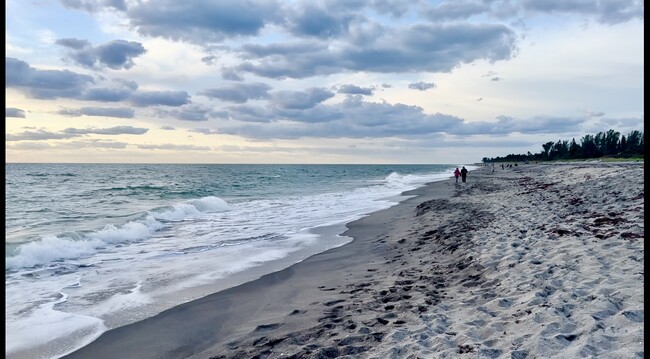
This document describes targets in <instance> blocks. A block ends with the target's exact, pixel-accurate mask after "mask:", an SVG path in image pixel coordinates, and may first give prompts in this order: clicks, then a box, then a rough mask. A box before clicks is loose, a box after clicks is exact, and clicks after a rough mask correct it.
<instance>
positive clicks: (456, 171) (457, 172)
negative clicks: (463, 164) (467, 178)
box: [454, 167, 460, 183]
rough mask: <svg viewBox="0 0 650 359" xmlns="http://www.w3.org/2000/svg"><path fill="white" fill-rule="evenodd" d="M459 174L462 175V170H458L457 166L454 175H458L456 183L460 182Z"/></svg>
mask: <svg viewBox="0 0 650 359" xmlns="http://www.w3.org/2000/svg"><path fill="white" fill-rule="evenodd" d="M458 176H460V171H459V170H458V167H456V170H455V171H454V177H456V183H458Z"/></svg>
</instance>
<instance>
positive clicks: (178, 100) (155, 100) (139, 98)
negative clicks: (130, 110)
mask: <svg viewBox="0 0 650 359" xmlns="http://www.w3.org/2000/svg"><path fill="white" fill-rule="evenodd" d="M129 101H130V102H131V103H132V104H134V105H135V106H141V107H146V106H154V105H164V106H172V107H174V106H182V105H186V104H188V103H190V95H189V94H188V93H187V92H185V91H142V92H137V93H133V94H132V95H131V96H130V97H129Z"/></svg>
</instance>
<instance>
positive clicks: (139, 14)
mask: <svg viewBox="0 0 650 359" xmlns="http://www.w3.org/2000/svg"><path fill="white" fill-rule="evenodd" d="M280 4H281V3H276V2H274V1H266V0H244V1H242V0H222V1H207V0H206V1H177V0H161V1H147V2H138V3H134V5H133V6H132V7H130V8H129V10H128V17H129V18H130V25H131V26H132V27H134V28H135V29H136V30H137V31H138V32H139V33H140V34H142V35H147V36H154V37H163V38H167V39H172V40H182V41H187V42H191V43H195V44H200V45H204V44H206V43H214V42H220V41H222V40H224V39H226V38H228V37H232V36H250V35H257V34H258V33H259V32H260V30H261V29H262V28H263V27H264V26H265V25H266V24H267V23H272V22H275V21H277V20H279V19H280V17H279V16H278V13H279V11H280V9H281V5H280Z"/></svg>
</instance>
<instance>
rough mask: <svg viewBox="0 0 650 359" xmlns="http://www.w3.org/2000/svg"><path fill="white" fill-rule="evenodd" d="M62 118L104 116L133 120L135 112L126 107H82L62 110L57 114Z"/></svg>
mask: <svg viewBox="0 0 650 359" xmlns="http://www.w3.org/2000/svg"><path fill="white" fill-rule="evenodd" d="M57 113H58V114H60V115H64V116H72V117H79V116H104V117H117V118H133V116H134V114H135V112H134V111H133V109H130V108H126V107H82V108H80V109H62V110H60V111H58V112H57Z"/></svg>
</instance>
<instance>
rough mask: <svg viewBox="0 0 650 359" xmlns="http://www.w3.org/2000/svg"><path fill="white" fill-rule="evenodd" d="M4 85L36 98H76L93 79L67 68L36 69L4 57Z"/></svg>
mask: <svg viewBox="0 0 650 359" xmlns="http://www.w3.org/2000/svg"><path fill="white" fill-rule="evenodd" d="M5 74H6V77H5V86H6V87H9V88H16V89H19V90H21V91H23V92H25V94H27V95H28V96H30V97H33V98H37V99H50V100H53V99H57V98H78V97H80V96H81V95H82V94H83V92H84V91H85V90H86V89H88V87H89V86H90V85H91V84H94V83H95V80H94V79H93V78H92V77H91V76H88V75H81V74H78V73H74V72H71V71H68V70H63V71H60V70H37V69H35V68H33V67H31V66H30V65H29V64H27V63H26V62H25V61H22V60H18V59H16V58H12V57H7V58H5Z"/></svg>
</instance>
